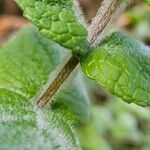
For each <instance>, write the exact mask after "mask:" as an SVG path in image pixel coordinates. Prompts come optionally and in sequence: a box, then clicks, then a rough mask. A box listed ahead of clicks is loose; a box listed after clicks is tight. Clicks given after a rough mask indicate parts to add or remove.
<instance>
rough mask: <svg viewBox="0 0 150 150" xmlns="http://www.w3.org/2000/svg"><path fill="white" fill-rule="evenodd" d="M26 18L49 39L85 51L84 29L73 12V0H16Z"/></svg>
mask: <svg viewBox="0 0 150 150" xmlns="http://www.w3.org/2000/svg"><path fill="white" fill-rule="evenodd" d="M16 2H17V3H18V4H19V5H20V7H21V8H22V9H23V11H24V16H25V17H26V18H28V19H29V20H30V21H31V22H32V23H33V24H34V25H36V26H37V27H38V29H39V30H40V31H41V32H42V33H43V35H44V36H46V37H47V38H49V39H52V40H54V41H56V42H58V43H59V44H60V45H62V46H64V47H66V48H68V49H71V50H72V51H73V52H74V53H82V54H83V53H85V52H86V50H87V49H86V37H87V31H86V29H85V28H84V27H83V26H82V25H81V24H80V23H79V22H78V19H77V17H76V16H75V14H74V12H73V0H16Z"/></svg>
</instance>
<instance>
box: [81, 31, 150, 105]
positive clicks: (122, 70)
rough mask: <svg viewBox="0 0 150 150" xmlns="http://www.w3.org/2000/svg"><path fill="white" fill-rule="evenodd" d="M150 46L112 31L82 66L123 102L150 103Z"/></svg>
mask: <svg viewBox="0 0 150 150" xmlns="http://www.w3.org/2000/svg"><path fill="white" fill-rule="evenodd" d="M149 66H150V49H149V48H148V47H146V46H144V45H143V44H141V43H139V42H137V41H136V40H133V39H132V38H130V37H128V36H126V35H124V34H122V33H119V32H117V33H113V34H112V35H111V36H110V37H108V38H106V39H105V40H104V41H103V42H102V43H100V45H99V46H98V47H97V48H93V49H92V52H91V53H90V54H89V55H88V56H87V57H86V58H83V60H82V69H83V71H84V72H85V74H86V75H87V76H88V77H90V78H91V79H94V80H96V81H97V82H98V83H100V84H101V85H102V86H104V87H105V88H106V89H107V90H108V91H109V92H110V93H112V94H114V95H117V96H119V97H121V98H122V99H123V100H124V101H126V102H128V103H131V102H134V103H136V104H138V105H141V106H149V105H150V67H149Z"/></svg>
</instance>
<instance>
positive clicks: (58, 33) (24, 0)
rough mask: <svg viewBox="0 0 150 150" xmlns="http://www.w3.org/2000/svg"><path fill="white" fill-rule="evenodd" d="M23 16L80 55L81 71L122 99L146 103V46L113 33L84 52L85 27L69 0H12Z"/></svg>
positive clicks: (149, 71)
mask: <svg viewBox="0 0 150 150" xmlns="http://www.w3.org/2000/svg"><path fill="white" fill-rule="evenodd" d="M16 1H17V3H18V4H19V5H20V7H21V8H22V9H23V11H24V15H25V16H26V17H27V18H28V19H29V20H30V21H31V22H32V23H33V24H34V25H36V26H37V27H38V29H39V30H40V31H41V33H43V35H44V36H46V37H47V38H49V39H51V40H54V41H55V42H57V43H59V44H60V45H62V46H63V47H65V48H68V49H71V50H72V52H73V53H76V54H81V55H82V56H81V57H82V59H81V66H82V70H83V71H84V72H85V74H86V75H87V76H88V77H90V78H91V79H94V80H96V81H97V82H98V83H100V84H101V85H102V86H104V87H105V88H106V89H107V90H108V91H109V92H111V93H112V94H115V95H117V96H119V97H121V98H122V99H123V100H125V101H126V102H129V103H131V102H134V103H136V104H139V105H142V106H149V105H150V49H149V48H148V47H146V46H144V45H142V44H141V43H139V42H137V41H135V40H133V39H132V38H130V37H127V36H126V35H124V34H122V33H119V32H118V33H113V34H112V35H111V36H109V37H107V38H106V39H105V40H104V41H103V42H101V43H100V44H99V45H98V46H97V47H96V48H91V49H90V50H89V52H87V49H88V48H87V43H86V39H87V30H86V29H85V28H84V26H83V25H82V24H80V23H79V21H78V19H77V17H76V16H75V14H74V12H73V8H72V5H73V1H72V0H16Z"/></svg>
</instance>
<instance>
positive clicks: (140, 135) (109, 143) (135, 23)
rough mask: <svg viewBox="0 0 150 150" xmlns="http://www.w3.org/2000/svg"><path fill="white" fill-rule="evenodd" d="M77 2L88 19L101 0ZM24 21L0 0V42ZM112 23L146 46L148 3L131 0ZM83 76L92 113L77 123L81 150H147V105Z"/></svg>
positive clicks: (149, 133)
mask: <svg viewBox="0 0 150 150" xmlns="http://www.w3.org/2000/svg"><path fill="white" fill-rule="evenodd" d="M145 1H149V0H145ZM80 2H81V6H82V9H83V11H84V14H85V16H86V19H87V21H88V23H90V22H91V18H92V17H94V16H95V14H96V12H97V10H98V8H99V6H100V5H101V0H80ZM27 24H28V21H27V20H26V19H25V18H23V17H22V12H21V10H20V9H19V8H18V7H17V5H16V4H15V2H14V0H0V44H2V43H4V42H5V41H6V40H7V39H8V38H9V36H10V35H11V34H13V33H14V32H16V31H17V30H19V28H21V27H23V26H26V25H27ZM116 25H117V26H118V27H120V28H121V29H122V30H125V31H126V32H129V33H130V34H132V35H133V36H135V37H136V38H137V39H139V40H141V41H143V42H144V43H145V44H147V45H149V46H150V6H149V5H148V4H147V3H145V2H144V1H143V0H135V2H133V4H132V5H131V6H130V7H129V8H128V9H127V10H126V12H124V13H123V14H122V15H121V16H120V17H119V19H118V20H117V23H116ZM85 80H86V83H87V86H88V90H89V93H90V97H91V113H92V114H91V120H90V122H89V123H88V124H82V125H79V126H78V127H77V128H78V129H77V130H78V134H79V138H80V141H81V145H82V148H83V150H150V109H149V108H142V107H139V106H137V105H135V104H126V103H124V102H122V101H121V100H120V99H118V98H115V97H112V96H111V95H109V94H108V93H107V92H106V91H104V90H103V89H102V88H101V87H99V86H98V85H96V83H95V82H93V81H89V80H88V79H85Z"/></svg>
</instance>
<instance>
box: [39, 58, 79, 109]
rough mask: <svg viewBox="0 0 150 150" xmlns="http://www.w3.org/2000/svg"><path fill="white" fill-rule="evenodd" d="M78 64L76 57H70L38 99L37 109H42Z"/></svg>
mask: <svg viewBox="0 0 150 150" xmlns="http://www.w3.org/2000/svg"><path fill="white" fill-rule="evenodd" d="M78 64H79V58H78V57H77V56H72V57H71V58H70V59H69V61H68V62H67V63H66V64H65V65H64V67H63V68H62V70H61V71H60V72H59V73H58V75H57V76H56V78H55V79H54V80H53V82H52V83H51V84H50V85H49V86H48V88H47V89H46V91H45V92H44V94H43V95H42V96H41V97H40V99H39V100H38V102H37V106H38V107H40V108H41V107H43V106H44V105H45V104H46V103H47V102H48V101H49V100H50V99H51V98H52V96H53V95H54V94H55V92H56V91H57V90H58V89H59V87H60V86H61V85H62V83H63V82H64V81H65V80H66V78H67V77H68V76H69V75H70V74H71V72H72V71H73V70H74V69H75V68H76V66H77V65H78Z"/></svg>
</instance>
